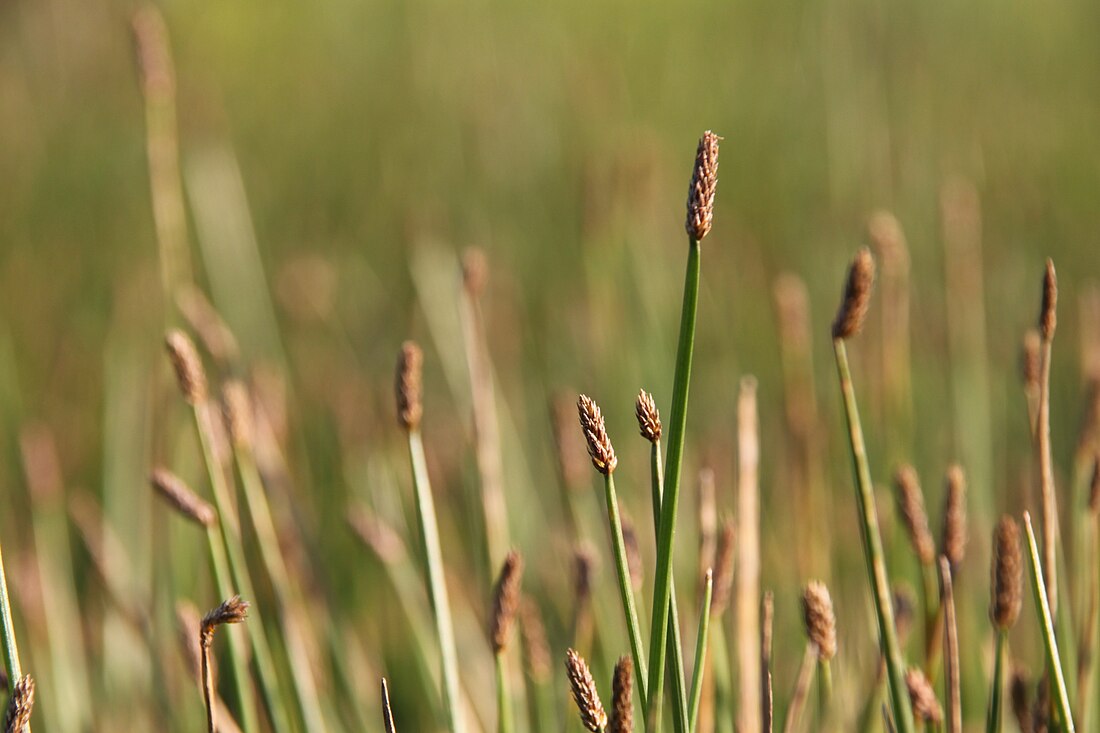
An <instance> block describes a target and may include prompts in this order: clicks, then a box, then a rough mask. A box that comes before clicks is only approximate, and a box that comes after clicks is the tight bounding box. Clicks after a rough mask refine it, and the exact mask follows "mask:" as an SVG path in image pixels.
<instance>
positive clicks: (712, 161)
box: [684, 130, 722, 242]
mask: <svg viewBox="0 0 1100 733" xmlns="http://www.w3.org/2000/svg"><path fill="white" fill-rule="evenodd" d="M721 139H722V138H720V137H718V136H717V135H715V134H714V133H713V132H711V131H710V130H707V131H706V132H704V133H703V137H701V138H699V148H698V149H697V150H696V151H695V169H694V170H693V171H692V173H691V186H690V187H689V188H688V199H687V222H686V223H685V225H684V228H685V229H686V230H687V233H688V236H689V237H691V238H692V239H694V240H695V241H696V242H701V241H702V240H703V237H705V236H707V232H709V231H710V228H711V225H712V224H713V223H714V192H715V190H716V189H717V188H718V141H719V140H721Z"/></svg>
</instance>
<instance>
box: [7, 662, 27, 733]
mask: <svg viewBox="0 0 1100 733" xmlns="http://www.w3.org/2000/svg"><path fill="white" fill-rule="evenodd" d="M33 710H34V678H33V677H31V676H30V675H29V674H28V675H24V676H23V677H20V678H19V681H18V682H16V683H15V689H14V690H12V693H11V697H10V698H8V710H7V712H6V713H5V714H4V733H23V729H24V728H26V727H27V725H28V724H29V723H30V722H31V712H33Z"/></svg>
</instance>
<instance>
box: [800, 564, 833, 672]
mask: <svg viewBox="0 0 1100 733" xmlns="http://www.w3.org/2000/svg"><path fill="white" fill-rule="evenodd" d="M802 618H803V620H804V621H805V623H806V636H808V637H809V639H810V642H811V643H812V644H813V645H814V647H815V648H816V651H817V657H818V659H820V660H822V661H823V662H827V661H829V660H830V659H832V658H833V657H835V656H836V615H835V614H834V613H833V599H832V598H831V597H830V596H829V589H828V588H826V587H825V584H824V583H821V582H818V581H816V580H813V581H810V583H809V584H808V585H807V586H806V590H805V591H803V593H802Z"/></svg>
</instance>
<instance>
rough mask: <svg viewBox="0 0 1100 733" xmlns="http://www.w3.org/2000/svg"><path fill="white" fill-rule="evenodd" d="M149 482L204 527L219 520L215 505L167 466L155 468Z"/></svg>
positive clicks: (180, 511)
mask: <svg viewBox="0 0 1100 733" xmlns="http://www.w3.org/2000/svg"><path fill="white" fill-rule="evenodd" d="M149 483H150V484H152V486H153V488H154V489H156V492H157V493H158V494H159V495H160V496H161V498H163V499H164V500H165V501H167V502H168V503H169V504H171V505H172V507H173V508H174V509H175V510H176V511H178V512H179V513H180V514H182V515H183V516H185V517H187V518H188V519H190V520H191V521H193V522H195V523H196V524H199V525H202V526H203V527H210V526H213V524H214V522H216V521H217V513H216V512H215V511H214V507H212V506H210V504H208V503H207V502H205V501H203V500H202V499H200V498H199V497H198V495H197V494H195V492H194V491H192V490H191V489H190V487H188V485H187V484H186V483H184V480H183V479H181V478H180V477H179V476H177V475H176V474H174V473H172V472H171V471H169V470H168V469H166V468H161V467H158V468H154V469H153V473H152V474H151V475H150V476H149Z"/></svg>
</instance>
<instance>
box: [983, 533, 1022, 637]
mask: <svg viewBox="0 0 1100 733" xmlns="http://www.w3.org/2000/svg"><path fill="white" fill-rule="evenodd" d="M991 586H992V594H991V597H990V602H989V617H990V618H991V619H992V620H993V624H994V625H995V626H996V627H997V628H998V629H1000V630H1001V631H1008V630H1009V629H1010V628H1012V627H1013V626H1014V625H1015V624H1016V619H1017V618H1019V616H1020V603H1021V601H1022V599H1023V558H1022V555H1021V553H1020V528H1019V526H1018V525H1017V524H1016V520H1014V519H1013V518H1012V517H1010V516H1008V515H1007V514H1006V515H1005V516H1003V517H1001V520H1000V521H999V522H997V527H996V528H995V529H994V530H993V563H992V580H991Z"/></svg>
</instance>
